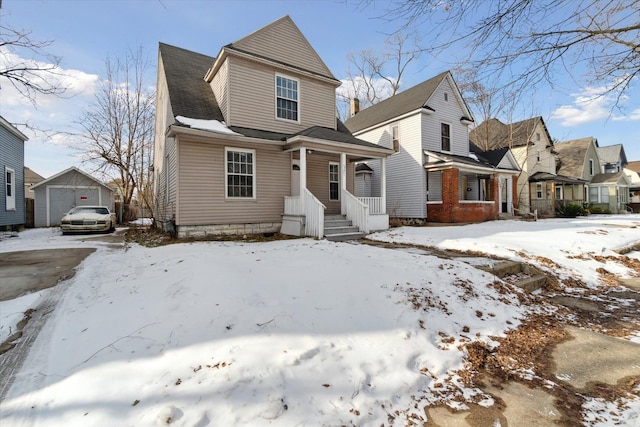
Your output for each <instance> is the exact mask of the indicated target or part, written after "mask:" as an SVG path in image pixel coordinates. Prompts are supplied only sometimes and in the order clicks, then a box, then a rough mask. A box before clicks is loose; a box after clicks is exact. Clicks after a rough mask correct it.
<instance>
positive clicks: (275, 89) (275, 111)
mask: <svg viewBox="0 0 640 427" xmlns="http://www.w3.org/2000/svg"><path fill="white" fill-rule="evenodd" d="M278 77H282V78H285V79H289V80H293V81H295V82H296V83H298V99H297V100H296V102H297V103H298V120H289V119H285V118H283V117H278ZM273 94H274V98H273V99H274V102H273V116H274V117H275V119H276V120H280V121H283V122H286V123H300V116H301V112H302V108H301V106H302V103H301V100H302V85H301V84H300V79H297V78H295V77H292V76H289V75H287V74H282V73H276V74H275V76H274V78H273ZM285 99H286V98H285Z"/></svg>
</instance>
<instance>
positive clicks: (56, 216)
mask: <svg viewBox="0 0 640 427" xmlns="http://www.w3.org/2000/svg"><path fill="white" fill-rule="evenodd" d="M31 190H33V192H34V194H35V215H34V219H35V226H36V227H52V226H55V225H60V219H61V218H62V217H63V215H64V214H66V213H67V212H69V211H70V210H71V209H72V208H74V207H76V206H83V205H84V206H96V205H97V206H106V207H108V208H109V209H110V210H111V211H112V212H113V210H114V195H113V190H112V189H111V188H109V187H107V185H106V184H104V183H103V182H101V181H99V180H97V179H95V178H94V177H92V176H91V175H89V174H87V173H85V172H82V171H81V170H80V169H78V168H76V167H71V168H69V169H67V170H65V171H62V172H60V173H58V174H56V175H54V176H52V177H51V178H47V179H45V180H44V181H40V182H39V183H37V184H35V185H33V186H32V187H31Z"/></svg>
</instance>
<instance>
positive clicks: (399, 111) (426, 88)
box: [344, 71, 450, 132]
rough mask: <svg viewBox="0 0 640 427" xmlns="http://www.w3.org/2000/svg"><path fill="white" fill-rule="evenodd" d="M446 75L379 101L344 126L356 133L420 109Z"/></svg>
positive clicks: (445, 73) (442, 74)
mask: <svg viewBox="0 0 640 427" xmlns="http://www.w3.org/2000/svg"><path fill="white" fill-rule="evenodd" d="M448 74H450V73H449V71H445V72H443V73H440V74H438V75H437V76H435V77H432V78H430V79H429V80H426V81H424V82H422V83H420V84H418V85H416V86H414V87H412V88H409V89H407V90H405V91H403V92H400V93H398V94H396V95H394V96H392V97H391V98H387V99H385V100H384V101H380V102H378V103H377V104H374V105H372V106H371V107H369V108H366V109H364V110H362V111H360V112H358V114H356V115H355V116H353V117H351V118H349V119H348V120H347V121H345V123H344V124H345V126H346V127H347V128H348V129H349V130H350V131H351V132H358V131H361V130H363V129H367V128H369V127H371V126H374V125H376V124H379V123H384V122H386V121H388V120H391V119H393V118H395V117H399V116H401V115H403V114H405V113H408V112H410V111H414V110H417V109H419V108H422V107H424V106H425V103H426V102H427V101H428V100H429V97H430V96H431V95H432V94H433V92H435V90H436V89H437V88H438V85H440V83H441V82H442V80H444V79H445V78H446V77H447V75H448Z"/></svg>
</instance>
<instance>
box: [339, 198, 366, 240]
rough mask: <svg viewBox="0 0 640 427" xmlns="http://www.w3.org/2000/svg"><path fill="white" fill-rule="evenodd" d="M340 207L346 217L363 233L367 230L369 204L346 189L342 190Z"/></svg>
mask: <svg viewBox="0 0 640 427" xmlns="http://www.w3.org/2000/svg"><path fill="white" fill-rule="evenodd" d="M342 207H343V208H344V214H345V215H346V216H347V219H349V220H351V222H352V223H353V225H355V226H357V227H358V229H359V230H360V231H361V232H363V233H368V232H369V206H367V205H366V204H364V203H362V202H361V201H360V200H358V198H357V197H356V196H354V195H353V194H351V193H349V192H348V191H347V190H342Z"/></svg>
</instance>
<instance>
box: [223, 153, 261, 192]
mask: <svg viewBox="0 0 640 427" xmlns="http://www.w3.org/2000/svg"><path fill="white" fill-rule="evenodd" d="M229 151H237V152H241V153H251V154H252V155H253V156H252V157H253V162H252V166H253V168H252V169H253V172H252V174H251V176H252V177H253V194H252V197H235V196H229V187H228V185H229V184H228V182H229V168H228V164H227V162H228V160H227V153H229ZM256 163H257V161H256V150H252V149H250V148H237V147H224V162H223V164H224V198H225V199H226V200H255V199H256V195H257V193H258V180H257V176H258V173H257V169H256ZM232 175H235V174H232Z"/></svg>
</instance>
